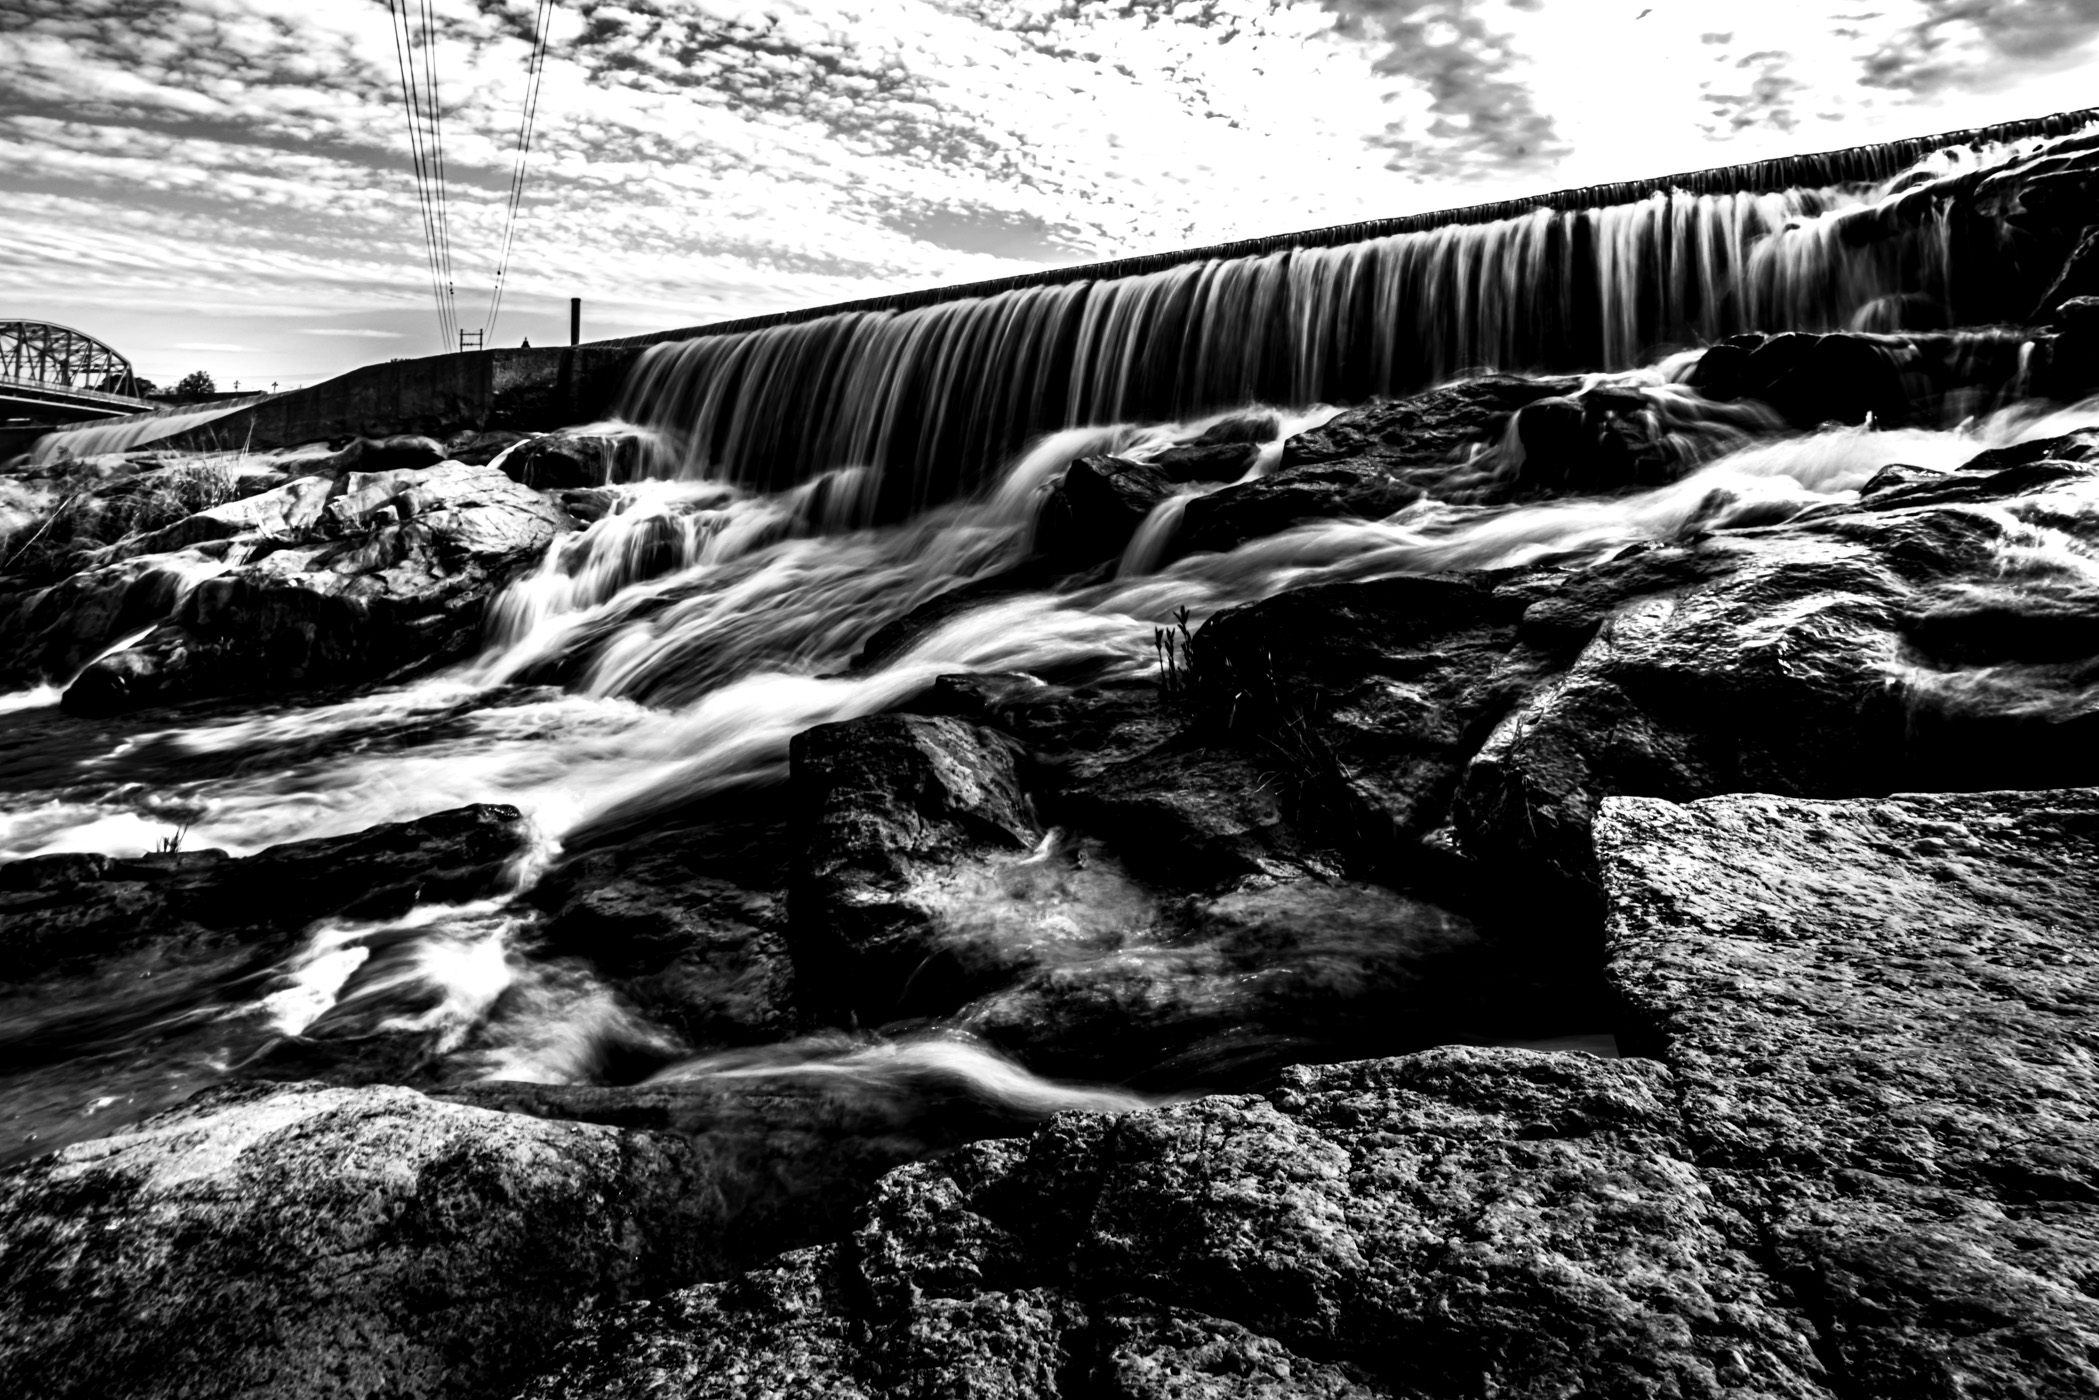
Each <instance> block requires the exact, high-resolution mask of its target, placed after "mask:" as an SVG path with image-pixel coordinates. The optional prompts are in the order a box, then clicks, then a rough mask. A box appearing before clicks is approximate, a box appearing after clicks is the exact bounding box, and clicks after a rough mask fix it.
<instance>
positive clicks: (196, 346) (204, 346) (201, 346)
mask: <svg viewBox="0 0 2099 1400" xmlns="http://www.w3.org/2000/svg"><path fill="white" fill-rule="evenodd" d="M173 348H174V349H177V350H203V351H208V352H210V353H212V354H218V355H252V354H254V353H255V352H254V351H253V350H250V349H249V348H248V347H247V346H245V345H223V344H221V343H219V342H218V341H213V340H178V341H176V342H175V344H174V346H173Z"/></svg>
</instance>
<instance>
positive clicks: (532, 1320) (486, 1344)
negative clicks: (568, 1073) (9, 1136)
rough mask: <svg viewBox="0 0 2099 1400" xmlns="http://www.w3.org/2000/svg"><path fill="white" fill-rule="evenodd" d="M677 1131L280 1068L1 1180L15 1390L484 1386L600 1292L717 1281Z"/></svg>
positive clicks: (6, 1330) (700, 1185) (4, 1310)
mask: <svg viewBox="0 0 2099 1400" xmlns="http://www.w3.org/2000/svg"><path fill="white" fill-rule="evenodd" d="M703 1165H704V1164H703V1163H702V1162H701V1161H700V1160H699V1159H698V1154H697V1153H696V1151H695V1149H694V1147H693V1145H692V1144H691V1143H690V1142H689V1141H688V1140H687V1139H685V1138H683V1137H681V1136H678V1135H675V1134H667V1133H655V1132H649V1131H640V1130H622V1129H616V1128H608V1127H600V1126H596V1125H590V1124H583V1123H575V1122H554V1121H542V1120H540V1119H536V1118H529V1117H523V1116H520V1115H515V1114H508V1113H501V1112H495V1111H492V1110H489V1109H483V1108H475V1107H469V1106H465V1105H460V1104H452V1103H444V1102H440V1101H437V1100H433V1099H429V1098H425V1097H424V1096H423V1095H421V1094H418V1093H414V1092H411V1091H409V1090H405V1089H358V1090H351V1089H338V1088H327V1087H323V1086H319V1085H286V1086H279V1085H270V1084H258V1085H247V1086H241V1087H236V1088H226V1089H221V1090H217V1091H214V1092H212V1093H210V1094H207V1095H204V1096H202V1097H200V1098H197V1099H194V1100H192V1101H191V1102H189V1103H187V1104H185V1105H183V1106H182V1107H181V1108H179V1109H176V1110H174V1111H172V1112H169V1113H166V1114H163V1115H161V1116H160V1117H158V1118H155V1119H153V1120H151V1121H149V1122H147V1123H144V1124H142V1125H139V1126H138V1127H136V1128H134V1129H132V1130H131V1131H128V1132H124V1133H120V1134H118V1135H116V1136H114V1137H109V1138H104V1139H101V1140H99V1141H95V1142H88V1143H80V1144H76V1145H75V1146H72V1147H69V1148H66V1149H65V1150H64V1151H62V1152H59V1153H57V1154H55V1155H53V1156H49V1157H45V1158H42V1159H40V1160H39V1161H37V1162H35V1163H33V1164H31V1165H29V1166H27V1167H24V1168H19V1169H17V1170H15V1171H12V1172H10V1173H8V1174H7V1175H6V1176H4V1177H0V1299H4V1301H0V1391H4V1392H5V1393H7V1394H9V1395H21V1396H28V1395H36V1396H45V1397H50V1398H51V1400H61V1397H68V1396H81V1397H87V1396H94V1397H104V1396H117V1395H122V1396H127V1397H138V1398H139V1400H144V1397H157V1396H169V1397H173V1396H207V1395H208V1396H255V1397H261V1396H269V1397H272V1400H303V1398H305V1397H311V1400H320V1398H321V1397H344V1400H348V1397H363V1396H375V1395H390V1396H403V1397H409V1396H418V1397H438V1396H446V1397H452V1396H462V1397H464V1396H481V1395H495V1394H502V1393H505V1392H506V1391H507V1390H508V1389H509V1388H510V1386H511V1385H512V1384H514V1378H515V1377H516V1376H517V1374H518V1373H519V1371H520V1370H521V1369H523V1368H525V1367H527V1366H529V1365H530V1364H531V1363H532V1362H533V1361H535V1360H536V1359H537V1358H538V1357H539V1356H540V1354H541V1353H542V1352H543V1351H544V1350H545V1348H546V1347H547V1346H548V1345H549V1344H550V1342H551V1341H552V1340H553V1339H554V1338H555V1337H557V1336H558V1335H559V1334H560V1332H561V1330H562V1329H563V1328H564V1327H565V1326H567V1325H568V1324H569V1323H570V1322H571V1321H572V1320H573V1319H575V1318H576V1317H577V1316H578V1314H579V1313H580V1312H581V1311H582V1310H583V1309H585V1308H587V1307H593V1306H604V1305H606V1304H609V1303H616V1302H618V1301H620V1300H623V1299H627V1298H633V1297H639V1296H647V1295H650V1294H653V1293H657V1292H660V1291H662V1290H663V1289H665V1288H667V1287H670V1286H672V1285H675V1284H680V1283H684V1282H687V1281H690V1280H691V1279H693V1278H695V1277H700V1276H704V1275H705V1274H707V1273H710V1272H719V1271H720V1270H721V1269H722V1267H723V1266H724V1263H725V1261H724V1259H723V1256H722V1254H721V1251H720V1249H719V1247H718V1244H717V1239H718V1236H719V1233H720V1226H721V1219H720V1216H721V1211H720V1208H719V1197H718V1196H716V1195H714V1194H712V1193H711V1192H710V1191H709V1190H708V1181H707V1179H706V1176H705V1174H704V1172H703Z"/></svg>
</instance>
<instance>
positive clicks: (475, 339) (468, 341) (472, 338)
mask: <svg viewBox="0 0 2099 1400" xmlns="http://www.w3.org/2000/svg"><path fill="white" fill-rule="evenodd" d="M487 338H488V330H487V328H486V327H484V328H482V329H481V330H478V331H470V330H468V329H467V328H466V327H464V326H461V327H460V328H459V353H460V354H462V355H464V354H465V353H466V352H467V351H469V350H479V349H481V348H482V345H483V342H484V341H485V340H486V339H487Z"/></svg>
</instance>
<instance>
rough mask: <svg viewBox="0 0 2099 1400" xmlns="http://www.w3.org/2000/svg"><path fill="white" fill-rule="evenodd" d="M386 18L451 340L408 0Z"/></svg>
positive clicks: (443, 329) (437, 294)
mask: <svg viewBox="0 0 2099 1400" xmlns="http://www.w3.org/2000/svg"><path fill="white" fill-rule="evenodd" d="M386 15H387V19H388V21H389V23H390V24H391V25H392V27H393V34H394V63H395V66H396V68H397V69H398V71H399V74H400V78H401V107H402V110H403V112H404V113H405V115H406V116H407V119H408V152H409V163H410V165H411V167H412V168H413V169H414V171H415V195H416V205H417V208H418V211H419V212H420V214H421V216H422V221H423V257H424V261H425V263H426V264H427V265H428V268H429V273H430V296H431V299H432V300H433V301H434V302H435V303H436V304H437V333H438V337H439V339H440V340H444V341H448V340H449V339H450V323H449V318H448V317H447V316H446V315H445V298H444V292H443V279H442V276H441V269H440V266H439V263H438V257H437V222H436V218H435V217H434V214H433V211H432V208H431V198H430V176H429V168H428V165H427V163H426V161H425V159H424V153H423V135H422V122H421V115H422V113H421V107H422V104H421V102H420V101H419V100H418V99H419V93H418V90H417V83H416V80H415V76H414V75H415V63H414V58H413V43H412V35H411V33H410V30H409V15H408V0H399V8H398V9H396V8H395V0H386Z"/></svg>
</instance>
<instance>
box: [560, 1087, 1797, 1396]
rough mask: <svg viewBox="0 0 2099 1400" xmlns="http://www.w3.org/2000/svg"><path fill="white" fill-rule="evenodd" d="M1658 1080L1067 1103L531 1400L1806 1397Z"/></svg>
mask: <svg viewBox="0 0 2099 1400" xmlns="http://www.w3.org/2000/svg"><path fill="white" fill-rule="evenodd" d="M1672 1088H1673V1085H1672V1082H1671V1079H1670V1075H1669V1072H1668V1071H1667V1070H1665V1069H1663V1068H1661V1067H1660V1066H1657V1065H1652V1064H1642V1063H1638V1062H1630V1061H1620V1062H1610V1061H1603V1060H1595V1059H1590V1058H1587V1057H1583V1056H1572V1055H1537V1054H1533V1053H1530V1052H1524V1051H1478V1050H1442V1051H1433V1052H1429V1053H1427V1054H1423V1055H1418V1056H1410V1057H1407V1058H1405V1059H1399V1060H1387V1061H1375V1062H1367V1063H1359V1064H1354V1065H1337V1066H1329V1067H1324V1068H1319V1069H1299V1070H1293V1071H1290V1072H1289V1073H1288V1074H1287V1075H1286V1076H1285V1077H1284V1082H1283V1084H1282V1086H1281V1087H1280V1088H1279V1089H1277V1090H1276V1091H1275V1092H1274V1093H1272V1094H1270V1095H1268V1096H1266V1097H1265V1098H1264V1097H1219V1098H1211V1099H1205V1100H1201V1101H1198V1102H1195V1103H1189V1104H1183V1105H1177V1106H1175V1107H1171V1108H1165V1109H1159V1110H1153V1111H1149V1112H1142V1113H1135V1114H1130V1115H1126V1116H1123V1117H1121V1118H1106V1117H1100V1116H1081V1115H1067V1116H1066V1117H1063V1118H1060V1119H1059V1120H1057V1122H1056V1123H1055V1124H1053V1125H1052V1126H1051V1127H1049V1128H1047V1129H1045V1130H1043V1131H1041V1132H1039V1133H1037V1134H1036V1135H1035V1136H1034V1137H1033V1138H1031V1139H1028V1140H1026V1141H1025V1142H1014V1143H986V1144H980V1145H978V1146H975V1147H972V1148H968V1149H964V1150H962V1151H960V1152H957V1153H954V1154H951V1155H950V1156H948V1157H946V1158H944V1159H941V1160H940V1161H937V1162H929V1163H923V1164H920V1165H917V1166H913V1167H907V1168H905V1169H903V1170H901V1171H898V1172H895V1173H893V1174H891V1175H890V1176H889V1177H887V1178H886V1179H885V1180H884V1181H883V1182H882V1184H881V1187H880V1188H879V1189H878V1191H877V1192H876V1195H875V1198H874V1199H873V1201H871V1202H870V1203H869V1205H868V1206H867V1207H866V1209H865V1210H864V1211H863V1212H862V1214H861V1216H860V1218H859V1221H858V1227H857V1228H856V1229H855V1231H854V1232H853V1234H852V1236H851V1238H850V1239H849V1240H848V1241H846V1242H845V1243H843V1244H842V1245H839V1246H834V1247H831V1248H828V1249H825V1250H822V1251H812V1252H807V1253H804V1254H801V1255H797V1256H792V1257H791V1258H789V1259H783V1260H781V1261H779V1263H778V1264H777V1265H776V1266H774V1267H773V1268H772V1269H768V1270H766V1271H764V1272H762V1273H759V1274H754V1275H750V1276H747V1277H746V1278H745V1279H740V1280H737V1281H736V1282H734V1283H730V1284H725V1285H712V1286H708V1287H705V1288H702V1289H697V1290H690V1291H685V1292H680V1293H675V1294H672V1295H670V1296H669V1297H667V1298H666V1299H664V1300H661V1301H660V1302H658V1303H656V1304H652V1305H648V1306H646V1307H644V1308H641V1309H636V1310H633V1311H630V1312H627V1313H624V1314H620V1315H617V1316H614V1317H610V1318H606V1319H604V1320H603V1321H601V1322H600V1323H599V1324H598V1325H597V1326H596V1327H594V1328H593V1329H591V1330H590V1331H589V1332H587V1333H586V1334H585V1335H584V1336H583V1337H581V1338H579V1339H578V1340H576V1341H574V1342H571V1343H570V1344H568V1345H567V1346H566V1347H564V1349H563V1351H562V1352H561V1353H560V1354H559V1355H558V1357H557V1364H556V1366H555V1367H554V1369H553V1370H552V1371H551V1372H550V1373H549V1374H548V1375H546V1376H543V1377H542V1378H540V1379H539V1380H537V1381H535V1382H534V1383H533V1385H532V1386H531V1387H530V1388H529V1389H528V1391H527V1393H528V1394H530V1395H533V1396H538V1397H555V1396H582V1395H586V1394H605V1393H625V1392H626V1391H627V1390H628V1389H631V1388H633V1387H636V1386H638V1385H639V1384H641V1383H642V1382H643V1381H644V1380H645V1379H650V1378H658V1377H660V1378H663V1379H669V1380H675V1381H677V1382H680V1383H684V1382H685V1381H686V1379H687V1377H689V1376H690V1377H693V1378H694V1383H696V1384H704V1382H703V1381H699V1380H698V1379H697V1371H698V1367H699V1365H701V1364H702V1358H704V1364H706V1365H707V1366H708V1367H710V1368H711V1369H714V1370H717V1371H720V1372H723V1373H727V1374H737V1373H742V1374H759V1373H761V1371H762V1370H763V1369H769V1368H771V1367H775V1366H783V1367H793V1368H798V1369H799V1370H801V1371H802V1373H804V1374H811V1375H814V1376H816V1377H818V1378H819V1381H820V1382H821V1383H823V1384H840V1383H841V1382H839V1381H837V1380H836V1379H835V1378H839V1377H850V1378H851V1379H852V1380H853V1381H854V1382H855V1383H857V1385H858V1386H859V1387H861V1389H860V1390H859V1391H858V1392H846V1391H838V1392H836V1393H861V1394H866V1395H870V1396H892V1395H898V1396H900V1395H906V1394H921V1393H927V1392H926V1391H925V1390H924V1389H922V1387H927V1386H941V1387H944V1388H943V1389H941V1390H939V1391H937V1392H935V1393H960V1394H1002V1395H1013V1396H1028V1397H1033V1396H1043V1397H1047V1396H1051V1395H1058V1394H1069V1393H1072V1392H1073V1391H1074V1390H1082V1391H1084V1392H1085V1393H1101V1394H1115V1395H1133V1396H1173V1395H1183V1394H1185V1395H1204V1394H1206V1395H1245V1396H1255V1395H1277V1396H1280V1395H1298V1394H1315V1395H1335V1396H1352V1395H1364V1394H1390V1393H1400V1394H1409V1395H1421V1396H1452V1397H1455V1396H1459V1395H1476V1394H1479V1393H1481V1391H1482V1389H1485V1390H1488V1391H1499V1390H1506V1391H1507V1392H1508V1393H1514V1394H1563V1393H1584V1394H1618V1393H1671V1392H1675V1393H1700V1392H1701V1391H1703V1392H1705V1393H1713V1392H1715V1391H1717V1389H1718V1388H1719V1386H1720V1385H1728V1386H1730V1387H1732V1388H1735V1389H1738V1390H1740V1391H1742V1392H1744V1393H1755V1394H1765V1395H1798V1396H1803V1397H1805V1396H1819V1395H1822V1394H1824V1393H1825V1392H1824V1391H1823V1390H1822V1388H1821V1379H1822V1376H1821V1367H1820V1364H1819V1363H1818V1361H1817V1359H1816V1357H1815V1356H1814V1354H1813V1352H1812V1351H1811V1349H1810V1347H1809V1345H1808V1340H1807V1338H1808V1335H1809V1328H1808V1325H1807V1322H1806V1319H1805V1318H1804V1317H1803V1316H1801V1314H1800V1313H1799V1312H1798V1311H1797V1310H1796V1309H1794V1308H1793V1307H1791V1306H1789V1304H1788V1302H1787V1300H1786V1299H1785V1298H1784V1296H1783V1294H1782V1293H1781V1292H1780V1290H1778V1289H1777V1288H1775V1287H1774V1286H1773V1285H1772V1284H1771V1282H1770V1281H1769V1280H1768V1279H1767V1278H1766V1277H1764V1276H1763V1275H1762V1274H1761V1272H1760V1271H1759V1270H1758V1269H1757V1267H1756V1265H1755V1263H1754V1261H1753V1258H1752V1256H1751V1254H1750V1252H1749V1250H1750V1248H1751V1246H1752V1244H1753V1240H1752V1238H1751V1236H1750V1234H1749V1232H1748V1230H1747V1229H1746V1228H1745V1225H1744V1222H1743V1221H1742V1220H1741V1218H1740V1217H1739V1216H1738V1215H1736V1214H1735V1213H1734V1212H1733V1211H1731V1210H1729V1209H1727V1208H1726V1207H1724V1206H1721V1205H1719V1204H1718V1203H1717V1202H1715V1201H1714V1200H1713V1198H1712V1195H1711V1193H1710V1192H1709V1190H1708V1189H1707V1188H1706V1187H1705V1186H1704V1185H1703V1183H1702V1182H1701V1181H1700V1178H1699V1174H1698V1172H1697V1170H1696V1168H1695V1167H1694V1166H1693V1164H1692V1163H1691V1162H1690V1161H1689V1160H1687V1156H1686V1153H1685V1149H1684V1144H1683V1143H1682V1141H1681V1139H1680V1137H1679V1136H1678V1133H1677V1127H1676V1118H1675V1113H1674V1110H1673V1107H1672V1103H1671V1091H1672ZM1635 1280H1637V1282H1635ZM784 1298H792V1299H793V1300H794V1302H793V1304H792V1305H791V1306H783V1304H782V1302H781V1301H780V1300H782V1299H784ZM665 1362H668V1363H669V1364H668V1365H665V1364H664V1363H665ZM1183 1367H1185V1368H1186V1369H1179V1368H1183ZM659 1368H660V1369H659ZM701 1393H711V1392H704V1391H703V1392H701ZM816 1393H824V1392H823V1391H821V1390H819V1391H817V1392H816Z"/></svg>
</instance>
